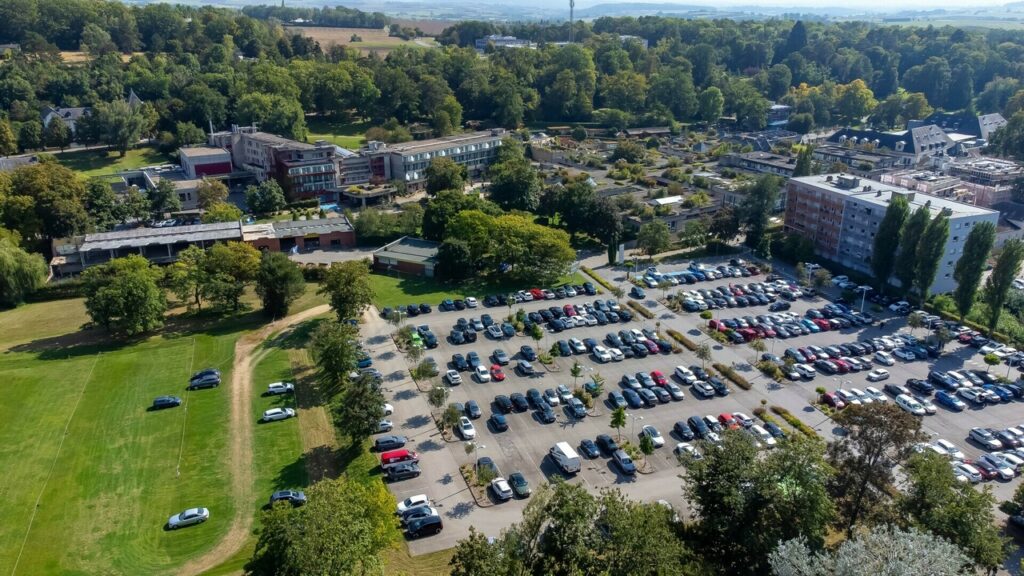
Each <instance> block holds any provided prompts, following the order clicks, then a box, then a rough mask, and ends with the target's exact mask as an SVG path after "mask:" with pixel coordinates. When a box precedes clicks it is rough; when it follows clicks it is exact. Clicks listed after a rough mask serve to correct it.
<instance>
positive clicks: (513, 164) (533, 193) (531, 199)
mask: <svg viewBox="0 0 1024 576" xmlns="http://www.w3.org/2000/svg"><path fill="white" fill-rule="evenodd" d="M488 174H489V175H490V179H491V187H490V192H491V195H490V197H491V200H492V201H493V202H494V203H495V204H497V205H498V206H501V207H502V208H504V209H505V210H523V211H526V212H533V211H536V209H537V206H538V204H539V202H540V178H539V177H538V175H537V171H536V170H534V169H533V167H532V166H530V161H529V160H527V159H526V156H525V154H524V153H523V146H522V144H521V143H520V142H518V141H516V140H515V139H512V138H505V139H504V140H503V141H502V143H501V147H500V148H498V158H497V160H496V161H495V163H494V164H492V165H491V167H490V169H489V171H488Z"/></svg>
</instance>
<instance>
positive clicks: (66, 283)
mask: <svg viewBox="0 0 1024 576" xmlns="http://www.w3.org/2000/svg"><path fill="white" fill-rule="evenodd" d="M84 286H85V284H84V283H83V282H82V281H81V280H79V279H74V280H63V281H59V282H52V283H49V284H44V285H42V286H40V287H39V288H38V289H36V290H35V291H33V292H30V293H28V294H26V295H25V302H50V301H52V300H66V299H68V298H81V297H83V296H85V292H84V291H83V290H84Z"/></svg>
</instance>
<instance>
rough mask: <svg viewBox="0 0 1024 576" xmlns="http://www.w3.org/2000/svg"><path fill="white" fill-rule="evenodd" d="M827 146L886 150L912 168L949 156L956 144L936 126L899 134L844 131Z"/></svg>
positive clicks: (916, 128) (845, 129)
mask: <svg viewBox="0 0 1024 576" xmlns="http://www.w3.org/2000/svg"><path fill="white" fill-rule="evenodd" d="M828 142H829V143H831V144H837V145H839V146H848V147H850V148H860V149H862V150H883V149H884V150H885V151H887V152H889V153H890V154H894V155H896V156H899V157H900V158H902V159H903V163H904V165H906V166H913V165H915V164H917V163H918V162H920V161H922V160H924V159H925V158H928V157H934V156H946V155H948V154H949V153H950V152H951V151H952V150H953V148H954V146H956V142H955V141H954V140H953V139H952V138H951V137H950V136H949V134H946V133H945V132H943V130H942V129H941V128H939V127H938V126H936V125H934V124H929V125H927V126H918V127H915V128H910V129H908V130H902V131H899V132H880V131H878V130H856V129H853V128H843V129H842V130H839V131H837V132H836V133H834V134H832V136H829V139H828Z"/></svg>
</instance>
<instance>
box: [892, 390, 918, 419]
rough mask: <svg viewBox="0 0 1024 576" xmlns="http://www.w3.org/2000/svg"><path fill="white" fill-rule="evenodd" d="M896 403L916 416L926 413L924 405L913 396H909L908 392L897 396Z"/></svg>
mask: <svg viewBox="0 0 1024 576" xmlns="http://www.w3.org/2000/svg"><path fill="white" fill-rule="evenodd" d="M896 405H897V406H899V407H900V408H902V409H903V410H905V411H907V412H910V413H911V414H913V415H914V416H924V415H925V411H924V406H921V404H920V403H919V402H918V401H917V400H914V399H913V398H911V397H910V396H907V395H906V394H900V395H899V396H897V397H896Z"/></svg>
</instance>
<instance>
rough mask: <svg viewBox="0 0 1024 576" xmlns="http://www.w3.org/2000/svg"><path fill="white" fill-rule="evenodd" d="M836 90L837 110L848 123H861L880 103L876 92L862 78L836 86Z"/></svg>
mask: <svg viewBox="0 0 1024 576" xmlns="http://www.w3.org/2000/svg"><path fill="white" fill-rule="evenodd" d="M836 92H837V94H836V112H837V113H838V114H839V117H840V118H841V119H842V120H844V121H845V122H846V123H847V124H860V122H861V119H862V118H864V117H865V116H867V115H868V114H870V113H871V111H872V110H874V108H875V106H876V105H877V104H878V101H877V100H875V94H874V93H873V92H872V91H871V89H870V88H868V86H867V84H865V83H864V81H863V80H861V79H860V78H858V79H856V80H854V81H853V82H850V83H849V84H840V85H839V86H836Z"/></svg>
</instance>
